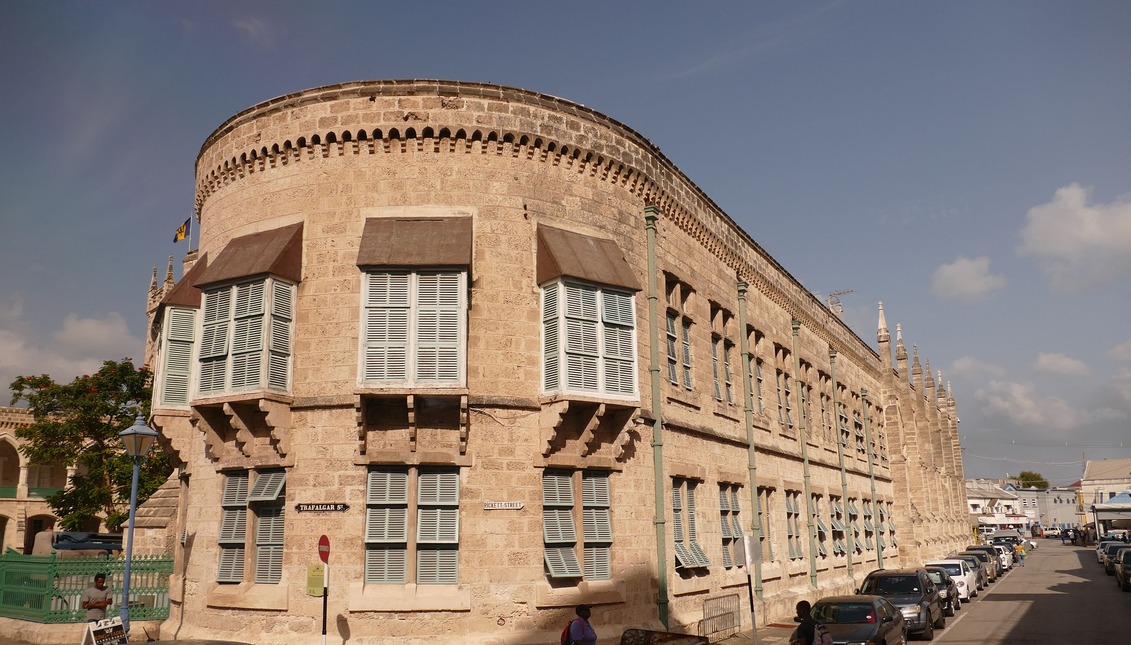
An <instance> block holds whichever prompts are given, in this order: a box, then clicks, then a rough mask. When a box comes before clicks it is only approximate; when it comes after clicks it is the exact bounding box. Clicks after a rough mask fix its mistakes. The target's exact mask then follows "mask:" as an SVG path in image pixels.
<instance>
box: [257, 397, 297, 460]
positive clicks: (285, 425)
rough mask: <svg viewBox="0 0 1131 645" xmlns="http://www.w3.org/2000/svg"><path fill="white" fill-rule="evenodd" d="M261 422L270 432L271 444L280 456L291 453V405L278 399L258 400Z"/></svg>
mask: <svg viewBox="0 0 1131 645" xmlns="http://www.w3.org/2000/svg"><path fill="white" fill-rule="evenodd" d="M259 411H260V412H261V413H263V423H264V424H266V426H267V429H268V432H270V433H271V446H272V447H273V448H274V449H275V452H276V453H278V455H279V456H280V457H284V458H285V457H286V456H287V455H289V454H291V406H290V405H288V404H286V403H282V402H280V401H271V400H268V399H260V400H259Z"/></svg>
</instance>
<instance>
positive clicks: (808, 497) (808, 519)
mask: <svg viewBox="0 0 1131 645" xmlns="http://www.w3.org/2000/svg"><path fill="white" fill-rule="evenodd" d="M792 327H793V384H794V387H796V388H797V437H798V440H799V441H800V442H801V462H802V472H803V473H804V476H805V528H806V529H807V531H808V533H809V584H811V585H813V588H814V589H815V588H816V587H817V525H816V524H814V523H813V489H812V484H811V483H810V481H809V480H810V474H809V438H808V437H806V436H805V432H806V429H805V421H806V419H805V408H804V407H803V404H802V400H803V398H804V397H803V396H802V394H803V393H804V390H803V388H804V387H805V385H804V384H803V383H802V382H801V357H800V356H798V355H797V336H798V334H799V333H800V332H801V321H800V320H797V319H796V318H794V319H793V323H792Z"/></svg>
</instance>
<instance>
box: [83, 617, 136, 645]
mask: <svg viewBox="0 0 1131 645" xmlns="http://www.w3.org/2000/svg"><path fill="white" fill-rule="evenodd" d="M86 625H87V627H86V631H85V632H83V635H82V643H79V645H87V643H90V644H91V645H126V643H128V642H129V637H128V635H127V634H126V630H125V628H124V627H123V626H122V617H121V616H114V617H113V618H107V619H106V620H100V621H97V622H93V623H87V624H86Z"/></svg>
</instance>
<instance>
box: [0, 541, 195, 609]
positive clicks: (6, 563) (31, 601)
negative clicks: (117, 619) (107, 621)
mask: <svg viewBox="0 0 1131 645" xmlns="http://www.w3.org/2000/svg"><path fill="white" fill-rule="evenodd" d="M125 566H126V561H125V559H123V558H106V557H97V556H96V557H60V556H59V555H58V554H52V555H23V554H21V553H16V552H14V551H8V552H7V553H4V554H3V555H0V616H3V617H5V618H16V619H19V620H28V621H32V622H36V623H82V622H86V610H85V609H83V608H82V605H81V603H80V601H79V599H80V598H81V597H82V592H83V591H84V590H86V588H87V587H89V586H90V585H91V583H92V582H93V581H94V574H96V573H104V574H106V586H108V587H109V588H110V589H111V591H113V592H114V604H113V605H111V606H110V609H109V610H108V611H107V612H106V613H107V615H111V616H112V615H117V614H118V611H119V608H120V604H119V603H120V602H121V594H122V576H123V573H124V569H125ZM172 573H173V558H172V557H170V556H134V559H133V563H132V564H131V566H130V620H164V619H165V618H168V617H169V576H170V574H172Z"/></svg>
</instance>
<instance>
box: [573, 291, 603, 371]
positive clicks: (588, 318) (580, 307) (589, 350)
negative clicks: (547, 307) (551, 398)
mask: <svg viewBox="0 0 1131 645" xmlns="http://www.w3.org/2000/svg"><path fill="white" fill-rule="evenodd" d="M565 296H566V297H565V300H566V310H565V317H566V321H565V323H566V330H565V331H566V338H565V352H566V387H567V388H568V389H571V390H583V391H597V390H598V388H599V385H600V382H599V380H598V373H597V370H598V368H599V366H598V353H599V351H600V343H599V340H598V336H597V327H598V325H597V322H598V321H597V290H596V289H594V288H593V287H588V286H581V285H574V284H567V285H565Z"/></svg>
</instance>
